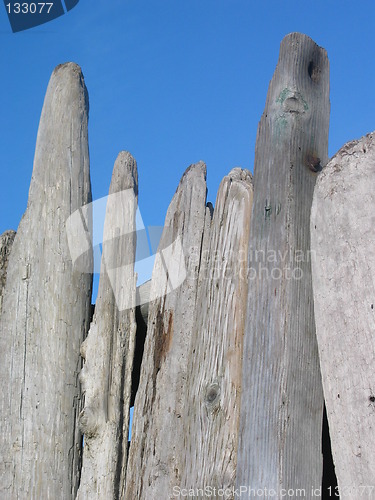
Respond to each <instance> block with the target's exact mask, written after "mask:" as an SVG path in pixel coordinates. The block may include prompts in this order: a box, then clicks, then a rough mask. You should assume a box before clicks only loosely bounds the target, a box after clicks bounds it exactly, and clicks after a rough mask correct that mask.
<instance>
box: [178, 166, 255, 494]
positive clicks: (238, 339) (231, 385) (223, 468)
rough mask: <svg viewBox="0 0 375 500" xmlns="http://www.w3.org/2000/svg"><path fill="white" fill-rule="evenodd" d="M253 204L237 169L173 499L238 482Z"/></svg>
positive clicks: (216, 221) (214, 233)
mask: <svg viewBox="0 0 375 500" xmlns="http://www.w3.org/2000/svg"><path fill="white" fill-rule="evenodd" d="M252 202H253V187H252V181H251V174H250V172H248V171H247V170H241V169H240V168H235V169H233V170H232V171H231V172H230V173H229V174H228V175H227V176H225V177H224V179H223V180H222V182H221V184H220V187H219V191H218V195H217V199H216V205H215V210H214V214H213V219H212V225H211V231H210V239H209V243H208V245H207V248H206V250H205V251H206V253H207V256H204V257H205V258H204V260H205V261H206V264H205V266H206V267H205V269H202V271H201V272H200V278H201V283H200V286H199V289H198V298H197V306H196V313H195V318H194V328H193V336H192V340H191V347H190V354H189V363H188V370H187V380H186V396H185V401H186V403H185V406H184V412H183V414H182V420H183V426H184V434H183V444H184V447H183V448H184V455H183V457H184V459H183V463H184V467H183V469H182V472H181V475H182V478H181V484H180V485H179V486H180V489H178V488H175V498H176V496H177V494H178V492H179V491H181V490H183V489H188V490H189V489H191V490H192V491H193V490H195V491H196V488H201V489H203V488H205V487H207V486H209V487H211V488H212V491H213V489H214V488H216V489H217V490H218V489H224V490H227V489H230V488H232V487H233V486H234V485H235V478H236V464H237V445H238V428H239V414H240V398H241V383H242V369H241V368H242V344H243V335H244V328H245V319H246V305H247V279H246V274H247V259H248V245H249V231H250V218H251V209H252ZM171 493H173V491H172V492H171ZM196 498H197V496H196Z"/></svg>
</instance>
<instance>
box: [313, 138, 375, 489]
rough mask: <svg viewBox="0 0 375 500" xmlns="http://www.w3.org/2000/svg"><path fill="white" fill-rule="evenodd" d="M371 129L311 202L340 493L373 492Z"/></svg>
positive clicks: (374, 167) (336, 162) (374, 185)
mask: <svg viewBox="0 0 375 500" xmlns="http://www.w3.org/2000/svg"><path fill="white" fill-rule="evenodd" d="M374 207H375V133H374V132H373V133H372V134H369V135H367V136H365V137H363V138H362V139H360V140H359V141H353V142H349V143H348V144H346V145H345V146H344V147H342V148H341V149H340V151H339V152H338V153H337V154H336V155H335V156H334V157H333V158H332V159H331V160H330V162H329V163H328V165H327V166H326V167H325V168H324V170H323V172H322V173H321V174H320V176H319V178H318V181H317V184H316V187H315V192H314V201H313V205H312V210H311V248H312V252H313V254H312V255H313V257H314V259H313V267H312V269H313V288H314V304H315V318H316V333H317V337H318V345H319V354H320V362H321V370H322V376H323V388H324V396H325V400H326V407H327V417H328V422H329V430H330V437H331V444H332V454H333V459H334V463H335V470H336V476H337V480H338V486H339V489H340V490H341V495H342V497H344V498H345V496H347V497H349V498H361V497H363V498H374V497H375V453H374V450H375V433H374V421H375V380H374V366H375V337H374V327H375V273H374V270H375V254H374V246H375V233H374Z"/></svg>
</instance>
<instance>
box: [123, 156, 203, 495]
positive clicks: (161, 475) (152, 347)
mask: <svg viewBox="0 0 375 500" xmlns="http://www.w3.org/2000/svg"><path fill="white" fill-rule="evenodd" d="M210 219H211V217H210V215H209V209H208V208H206V166H205V165H204V164H203V163H198V164H195V165H192V166H191V167H189V168H188V169H187V171H186V172H185V174H184V175H183V177H182V179H181V182H180V185H179V186H178V189H177V191H176V194H175V195H174V197H173V199H172V201H171V204H170V206H169V209H168V212H167V216H166V220H165V227H164V230H163V234H162V237H161V241H160V244H159V249H158V255H157V257H156V260H155V265H154V270H153V275H152V281H151V290H150V297H151V298H152V299H153V300H152V301H151V302H150V304H149V312H148V332H147V337H146V343H145V348H144V355H143V362H142V368H141V377H140V384H139V388H138V392H137V395H136V399H135V406H134V416H133V428H132V439H131V444H130V451H129V462H128V469H127V480H126V494H125V498H126V499H129V500H130V499H135V498H139V499H153V498H163V499H168V498H171V497H172V489H173V486H175V485H178V484H179V482H180V476H181V473H182V471H183V468H184V467H185V464H184V463H183V461H182V457H183V446H184V444H183V439H182V435H183V427H182V426H183V422H182V418H181V416H182V415H183V413H184V406H185V404H186V401H185V389H186V384H187V383H188V382H187V379H188V373H187V367H188V354H189V349H190V342H191V336H192V331H193V325H194V317H195V314H196V297H197V291H198V290H197V285H198V280H197V279H189V276H190V275H191V274H194V273H196V274H198V272H199V265H200V251H201V248H202V241H203V236H204V231H205V226H206V227H207V226H208V227H209V224H210V222H211V221H210ZM185 278H186V279H185Z"/></svg>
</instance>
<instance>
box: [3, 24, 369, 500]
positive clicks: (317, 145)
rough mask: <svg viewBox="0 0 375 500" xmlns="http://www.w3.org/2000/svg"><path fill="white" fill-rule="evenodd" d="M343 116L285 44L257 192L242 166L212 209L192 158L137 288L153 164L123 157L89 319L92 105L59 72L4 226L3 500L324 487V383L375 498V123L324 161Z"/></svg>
mask: <svg viewBox="0 0 375 500" xmlns="http://www.w3.org/2000/svg"><path fill="white" fill-rule="evenodd" d="M329 107H330V106H329V65H328V59H327V55H326V53H325V51H324V49H322V48H320V47H318V46H317V45H316V44H315V43H314V42H313V41H312V40H311V39H310V38H308V37H307V36H305V35H301V34H298V33H293V34H291V35H288V36H287V37H285V39H284V40H283V41H282V44H281V49H280V57H279V61H278V65H277V68H276V71H275V74H274V76H273V78H272V81H271V83H270V87H269V91H268V95H267V102H266V107H265V111H264V114H263V116H262V118H261V121H260V124H259V128H258V136H257V144H256V157H255V168H254V194H253V185H252V181H251V175H250V173H249V172H248V171H246V170H241V169H240V168H235V169H233V170H232V171H231V172H230V173H229V174H228V175H227V176H225V177H224V179H223V181H222V183H221V185H220V189H219V192H218V195H217V199H216V207H215V209H213V207H212V205H211V204H210V203H206V167H205V165H204V163H203V162H199V163H197V164H195V165H192V166H191V167H189V168H188V169H187V170H186V172H185V174H184V175H183V177H182V179H181V182H180V184H179V186H178V188H177V191H176V193H175V195H174V197H173V199H172V201H171V204H170V206H169V209H168V212H167V216H166V221H165V227H164V230H163V234H162V238H161V241H160V245H159V248H158V252H157V255H156V258H155V266H154V270H153V275H152V279H151V281H149V282H147V283H145V284H143V285H142V286H140V287H138V288H136V275H135V272H134V259H135V255H136V235H135V232H136V227H135V214H136V204H137V196H138V179H137V167H136V163H135V160H134V159H133V158H132V156H131V155H130V154H129V153H125V152H122V153H120V155H119V157H118V158H117V160H116V163H115V167H114V171H113V176H112V182H111V187H110V194H109V198H108V203H107V209H106V220H105V228H104V241H103V255H102V265H101V277H100V284H99V293H98V299H97V303H96V306H95V312H94V316H93V318H92V317H91V316H92V306H91V303H90V302H91V301H90V298H91V285H92V278H91V272H92V266H93V259H92V240H91V238H92V231H91V230H92V213H91V203H90V202H91V188H90V177H89V156H88V140H87V120H88V96H87V91H86V87H85V84H84V80H83V76H82V73H81V71H80V69H79V67H78V66H76V65H75V64H72V63H68V64H64V65H61V66H58V67H57V68H56V70H55V71H54V72H53V74H52V77H51V80H50V84H49V86H48V90H47V94H46V98H45V102H44V106H43V111H42V116H41V121H40V126H39V132H38V139H37V145H36V152H35V161H34V170H33V176H32V181H31V186H30V193H29V201H28V206H27V210H26V213H25V215H24V217H23V219H22V220H21V222H20V225H19V228H18V230H17V234H15V233H14V232H6V233H4V234H3V235H2V236H1V237H0V313H1V315H0V381H1V382H0V383H1V389H2V391H1V398H0V419H1V421H0V424H1V425H0V439H1V441H0V453H1V457H0V478H1V479H0V498H1V499H2V498H4V499H6V500H8V499H10V500H13V498H20V499H23V498H31V499H38V500H39V499H40V498H43V499H44V498H46V499H49V498H50V499H55V498H62V499H64V500H65V499H74V498H79V499H90V500H91V499H96V498H105V499H108V500H110V499H125V500H133V499H141V500H143V499H144V500H153V499H158V498H161V499H171V498H177V497H178V496H179V495H180V496H181V497H182V496H185V497H186V496H190V497H191V496H192V495H193V496H194V497H195V498H199V497H202V496H203V497H204V491H206V493H207V492H208V493H211V496H216V497H219V496H221V497H223V495H224V496H226V498H231V495H230V492H231V491H232V497H234V498H236V497H237V495H238V493H239V492H241V493H242V494H243V496H244V497H249V496H250V497H251V496H253V497H254V496H258V497H261V496H263V497H266V496H268V497H271V496H272V497H274V498H285V492H286V491H287V490H289V496H291V492H294V493H295V496H296V497H297V496H300V497H302V496H303V497H304V498H316V497H318V496H319V494H318V492H319V488H320V486H321V482H322V446H321V442H322V417H323V406H324V399H323V389H324V395H325V399H326V406H327V414H328V420H329V425H330V433H331V437H332V448H333V456H334V460H335V465H336V471H337V475H338V480H339V487H340V488H341V489H342V491H344V492H345V494H344V496H349V495H346V493H347V492H348V491H349V489H348V488H349V487H350V488H354V489H352V490H350V493H351V497H352V498H357V497H358V498H359V497H360V496H365V493H371V492H370V490H369V489H367V490H361V489H360V488H361V487H365V486H372V485H374V484H375V477H374V470H375V463H374V459H373V456H374V455H373V453H372V450H373V448H374V445H375V442H374V437H373V433H372V419H373V415H374V412H375V392H374V391H375V387H374V386H373V385H372V384H373V380H372V379H371V366H372V364H373V361H374V357H375V347H374V342H373V331H372V330H373V314H374V312H373V311H374V307H375V299H374V292H375V290H374V286H375V285H374V282H373V273H372V269H373V267H374V266H375V259H374V256H373V253H371V248H372V245H373V238H372V231H373V223H372V222H373V217H372V211H373V210H372V208H373V205H374V201H375V200H374V196H375V195H374V190H373V189H372V184H373V181H372V178H373V177H374V174H375V172H374V168H375V167H374V165H375V144H374V134H370V135H369V136H367V137H365V138H363V139H361V140H360V141H356V142H353V143H350V144H348V145H346V146H345V147H344V148H343V149H342V150H340V151H339V153H338V154H337V155H336V156H335V157H334V158H333V159H332V160H331V161H330V162H329V163H328V165H327V166H326V167H324V165H326V164H327V161H328V153H327V149H328V122H329ZM323 167H324V169H323V171H322V172H321V173H320V171H321V170H322V168H323ZM319 176H320V177H319ZM317 179H318V181H317V183H316V180H317ZM315 184H316V186H315ZM314 189H315V191H314ZM253 196H254V200H253ZM313 196H314V198H313ZM313 200H314V201H313ZM311 206H312V208H311ZM310 215H311V226H310ZM310 232H311V233H310ZM310 234H311V235H312V240H311V242H310ZM311 260H312V263H311ZM314 302H315V306H314ZM314 307H315V312H314ZM91 319H92V322H91V326H90V321H91ZM315 321H316V324H317V337H318V342H317V339H316V332H315ZM87 334H88V336H87ZM80 352H81V354H82V357H81V356H80ZM319 355H320V363H321V368H320V365H319ZM83 360H84V363H83ZM82 363H83V369H82V371H81V368H82ZM80 372H81V374H80V377H78V375H79V373H80ZM79 380H80V381H81V383H82V391H81V389H80V383H79ZM322 381H323V384H322ZM133 402H134V417H133V429H132V437H131V443H130V449H129V452H128V441H127V437H128V427H129V407H130V406H131V405H132V404H133ZM79 415H80V416H79ZM81 431H82V432H83V433H84V447H83V449H82V445H83V442H82V433H81ZM326 444H327V445H328V444H329V439H327V441H326ZM82 454H83V460H82ZM241 486H242V487H245V489H241V490H240V487H241ZM206 487H209V488H210V489H209V490H204V488H206ZM220 488H222V489H223V491H222V493H223V495H220V494H219V493H218V490H220ZM232 488H237V490H236V489H234V490H233V489H232ZM249 488H251V490H252V492H253V493H251V491H249ZM297 488H300V489H301V491H302V490H303V491H304V494H303V495H302V494H298V493H297V491H296V490H297ZM235 492H236V493H235ZM361 492H362V493H363V495H362V493H361ZM331 493H332V496H333V495H334V494H335V493H336V492H335V490H332V492H331ZM368 496H370V497H371V494H370V495H368Z"/></svg>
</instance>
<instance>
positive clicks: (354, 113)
mask: <svg viewBox="0 0 375 500" xmlns="http://www.w3.org/2000/svg"><path fill="white" fill-rule="evenodd" d="M374 10H375V6H374V2H373V0H371V1H370V0H368V1H361V0H359V1H358V2H356V4H355V5H354V4H353V2H352V1H348V0H340V1H337V0H325V1H321V0H310V1H307V0H272V1H271V0H269V1H267V0H262V1H255V0H199V1H197V0H159V1H155V0H153V1H151V0H147V1H146V0H145V1H143V0H110V1H109V0H80V2H79V4H78V5H77V7H75V8H74V9H73V10H71V11H70V12H69V13H68V14H66V15H64V16H62V17H61V18H59V19H56V20H55V21H52V22H50V23H48V24H45V25H43V26H40V27H37V28H34V29H31V30H29V31H25V32H20V33H16V34H13V33H12V32H11V30H10V26H9V23H8V19H7V16H6V11H5V8H1V9H0V40H1V48H0V61H1V63H0V64H1V66H2V67H1V82H0V89H1V92H0V99H1V115H0V121H1V122H0V129H1V148H0V168H1V174H2V175H1V196H0V204H1V207H0V208H1V219H0V221H1V225H0V232H3V231H4V230H6V229H9V228H13V229H16V228H17V226H18V223H19V221H20V218H21V216H22V214H23V212H24V210H25V208H26V203H27V195H28V188H29V182H30V178H31V173H32V165H33V156H34V148H35V140H36V134H37V128H38V122H39V117H40V112H41V108H42V104H43V99H44V94H45V91H46V87H47V84H48V80H49V77H50V75H51V72H52V71H53V69H54V67H55V66H56V65H58V64H60V63H62V62H66V61H74V62H76V63H78V64H79V65H80V66H81V67H82V70H83V73H84V75H85V80H86V85H87V87H88V90H89V95H90V124H89V133H90V136H89V139H90V156H91V180H92V187H93V196H94V198H99V197H102V196H105V195H106V194H107V192H108V187H109V182H110V179H111V173H112V168H113V164H114V160H115V158H116V156H117V154H118V152H119V151H120V150H122V149H126V150H128V151H130V152H131V153H132V154H133V155H134V156H135V158H136V160H137V162H138V170H139V185H140V195H139V204H140V210H141V213H142V216H143V220H144V223H145V224H146V225H151V226H152V225H162V224H163V222H164V216H165V213H166V210H167V207H168V204H169V202H170V200H171V198H172V196H173V194H174V192H175V189H176V187H177V184H178V182H179V179H180V177H181V175H182V174H183V172H184V170H185V168H186V167H187V166H189V165H190V164H191V163H194V162H197V161H199V160H204V161H205V162H206V163H207V168H208V188H209V192H208V199H209V200H210V201H212V202H214V201H215V197H216V191H217V188H218V185H219V183H220V180H221V179H222V177H223V176H224V175H225V174H226V173H228V172H229V170H230V169H231V168H233V167H234V166H241V167H243V168H248V169H250V170H252V169H253V160H254V146H255V137H256V131H257V125H258V121H259V119H260V117H261V114H262V111H263V108H264V104H265V98H266V93H267V88H268V84H269V81H270V79H271V77H272V74H273V71H274V69H275V65H276V62H277V58H278V52H279V45H280V41H281V39H282V38H283V37H284V36H285V35H286V34H287V33H290V32H292V31H300V32H303V33H306V34H307V35H309V36H311V37H312V38H313V39H314V40H315V41H316V42H317V43H318V44H319V45H321V46H323V47H324V48H326V49H327V51H328V55H329V59H330V64H331V128H330V151H329V152H330V155H332V154H334V153H335V152H336V151H337V149H338V148H339V147H341V146H342V145H343V144H344V143H345V142H346V141H348V140H351V139H354V138H359V137H360V136H362V135H364V134H365V133H368V132H370V131H373V130H374V129H375V100H374V90H375V86H374V80H375V34H374V32H375V29H374V27H375V15H374Z"/></svg>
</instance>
